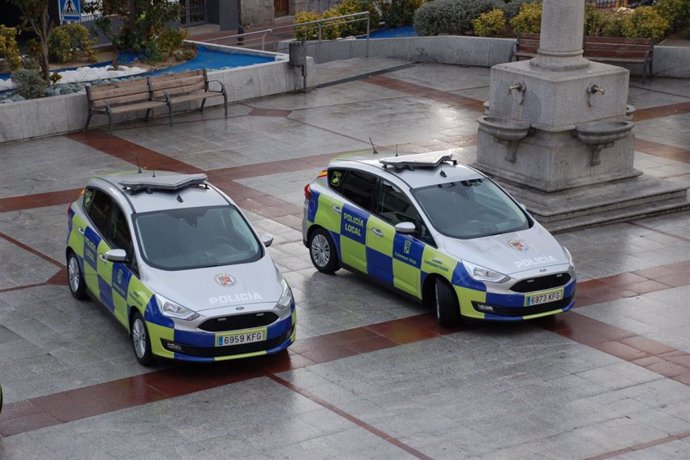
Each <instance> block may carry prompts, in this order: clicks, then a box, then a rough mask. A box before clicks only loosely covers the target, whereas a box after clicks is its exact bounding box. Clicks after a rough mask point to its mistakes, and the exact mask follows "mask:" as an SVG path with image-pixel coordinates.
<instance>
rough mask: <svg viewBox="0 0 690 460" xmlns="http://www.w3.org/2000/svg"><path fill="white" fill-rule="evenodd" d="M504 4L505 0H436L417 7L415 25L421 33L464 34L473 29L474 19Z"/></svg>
mask: <svg viewBox="0 0 690 460" xmlns="http://www.w3.org/2000/svg"><path fill="white" fill-rule="evenodd" d="M503 4H504V3H503V0H434V1H432V2H427V3H424V4H423V5H422V6H421V7H419V9H417V12H416V13H415V16H414V27H415V29H416V30H417V33H418V34H419V35H464V34H466V33H468V32H471V31H472V20H473V19H477V18H478V17H479V15H481V14H482V13H485V12H488V11H491V10H493V9H494V8H499V7H500V6H501V5H503Z"/></svg>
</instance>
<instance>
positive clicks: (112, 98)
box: [84, 78, 172, 133]
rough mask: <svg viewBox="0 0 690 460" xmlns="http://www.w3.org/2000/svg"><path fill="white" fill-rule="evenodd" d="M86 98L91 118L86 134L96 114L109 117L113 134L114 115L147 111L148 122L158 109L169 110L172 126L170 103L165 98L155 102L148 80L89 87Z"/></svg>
mask: <svg viewBox="0 0 690 460" xmlns="http://www.w3.org/2000/svg"><path fill="white" fill-rule="evenodd" d="M86 97H87V99H88V101H89V116H88V118H87V119H86V125H85V126H84V132H86V130H88V129H89V123H91V117H93V116H94V115H96V114H104V115H107V116H108V128H109V130H110V133H112V132H113V115H117V114H120V113H126V112H134V111H141V110H146V120H148V118H149V115H150V114H151V111H152V110H153V109H155V108H157V107H167V108H168V119H169V120H170V125H171V126H172V105H171V104H170V101H168V100H167V99H164V98H160V99H158V100H153V99H152V97H151V91H150V89H149V84H148V79H146V78H137V79H134V80H124V81H119V82H116V83H105V84H102V85H92V86H87V87H86Z"/></svg>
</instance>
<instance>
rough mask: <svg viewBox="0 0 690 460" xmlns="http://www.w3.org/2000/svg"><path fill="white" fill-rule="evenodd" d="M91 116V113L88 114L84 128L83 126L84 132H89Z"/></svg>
mask: <svg viewBox="0 0 690 460" xmlns="http://www.w3.org/2000/svg"><path fill="white" fill-rule="evenodd" d="M92 116H93V112H89V116H88V117H86V126H84V132H86V131H88V130H89V123H91V117H92Z"/></svg>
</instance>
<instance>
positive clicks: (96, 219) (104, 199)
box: [84, 189, 113, 235]
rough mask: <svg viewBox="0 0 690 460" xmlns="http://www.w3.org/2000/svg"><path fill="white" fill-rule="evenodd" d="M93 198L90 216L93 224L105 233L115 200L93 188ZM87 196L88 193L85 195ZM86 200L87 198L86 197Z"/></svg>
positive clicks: (89, 211)
mask: <svg viewBox="0 0 690 460" xmlns="http://www.w3.org/2000/svg"><path fill="white" fill-rule="evenodd" d="M91 191H92V193H93V199H92V200H91V206H89V210H88V213H89V217H90V218H91V221H92V222H93V225H94V226H95V227H96V229H97V230H98V231H99V232H100V233H101V235H105V234H106V231H105V226H106V224H107V222H108V217H109V216H110V212H111V211H112V209H113V200H112V198H110V197H109V196H108V195H107V194H106V193H104V192H102V191H100V190H96V189H92V190H91ZM85 197H86V195H85ZM84 200H85V201H86V198H84Z"/></svg>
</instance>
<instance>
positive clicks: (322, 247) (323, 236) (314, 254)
mask: <svg viewBox="0 0 690 460" xmlns="http://www.w3.org/2000/svg"><path fill="white" fill-rule="evenodd" d="M307 246H309V256H310V257H311V263H312V264H314V267H316V269H317V270H318V271H320V272H321V273H327V274H329V275H330V274H333V273H335V272H336V271H338V269H339V268H340V261H338V254H337V253H336V250H335V243H334V242H333V238H332V237H331V235H330V234H329V233H328V232H327V231H326V230H324V229H322V228H317V229H316V230H314V231H313V232H312V233H311V235H310V236H309V243H308V244H307Z"/></svg>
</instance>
